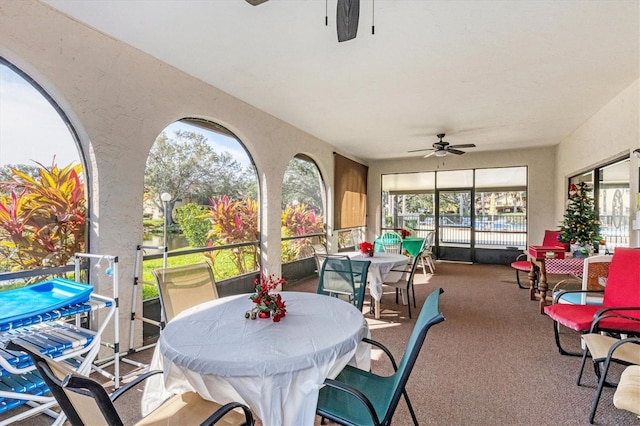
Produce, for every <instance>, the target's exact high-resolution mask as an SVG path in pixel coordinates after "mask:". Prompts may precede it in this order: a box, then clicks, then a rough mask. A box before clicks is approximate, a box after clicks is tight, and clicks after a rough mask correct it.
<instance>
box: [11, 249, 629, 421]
mask: <svg viewBox="0 0 640 426" xmlns="http://www.w3.org/2000/svg"><path fill="white" fill-rule="evenodd" d="M316 284H317V279H310V280H306V281H303V282H300V283H295V284H289V285H287V287H286V288H285V290H288V291H315V287H316ZM438 287H442V288H443V289H444V291H445V292H444V294H442V296H441V298H440V308H441V311H442V312H443V314H444V316H445V317H446V320H445V321H444V322H443V323H441V324H438V325H436V326H434V327H433V328H432V329H431V331H430V332H429V334H428V335H427V339H426V341H425V344H424V346H423V348H422V352H421V354H420V356H419V357H418V360H417V363H416V366H415V369H414V371H413V373H412V375H411V378H410V379H409V383H408V385H407V390H408V392H409V396H410V398H411V401H412V403H413V406H414V409H415V411H416V414H417V417H418V420H419V422H420V424H423V425H427V424H433V425H587V424H588V413H589V409H590V407H591V402H592V399H593V396H594V394H595V387H596V384H597V382H596V378H595V374H594V373H593V368H591V363H590V362H589V364H588V365H587V368H586V371H585V376H584V378H583V386H576V384H575V380H576V374H577V372H578V368H579V366H580V358H578V357H568V356H562V355H560V354H559V353H558V351H557V349H556V346H555V343H554V340H553V330H552V321H551V320H550V319H549V318H548V317H547V316H546V315H540V314H539V313H538V303H537V302H533V301H530V300H529V293H528V291H527V290H522V289H519V288H518V287H517V285H516V283H515V273H514V272H513V270H512V269H511V268H509V267H506V266H496V265H467V264H454V263H444V262H438V263H437V270H436V273H435V274H434V275H431V274H427V275H426V276H425V275H424V274H422V272H418V273H417V274H416V280H415V290H416V299H417V304H418V308H417V309H415V310H414V312H412V313H413V319H412V320H409V319H408V316H407V307H406V306H405V305H396V303H395V290H394V289H392V288H386V289H385V294H384V296H383V299H382V305H381V308H382V309H381V318H380V319H379V320H376V319H375V318H373V316H372V315H371V314H369V301H368V300H367V301H366V302H365V309H364V310H365V313H366V317H367V320H368V322H369V326H370V328H371V332H372V338H373V339H375V340H378V341H380V342H382V343H384V344H385V345H386V346H387V347H389V349H390V350H391V351H392V352H393V354H394V355H395V356H396V358H399V357H400V356H402V353H403V352H404V348H405V345H406V341H407V338H408V336H409V334H410V333H411V330H412V328H413V324H414V322H415V318H416V316H417V313H418V312H419V310H420V307H421V304H422V302H423V301H424V299H425V298H426V296H427V295H428V294H429V293H430V292H431V291H433V290H434V289H436V288H438ZM562 337H563V339H565V340H566V341H567V342H568V343H569V344H570V347H573V348H579V339H578V338H577V335H575V334H573V333H565V334H563V336H562ZM151 351H152V350H146V351H143V352H140V353H138V354H136V355H135V358H138V359H140V360H142V361H144V360H146V359H149V358H150V357H151ZM373 357H374V361H373V363H372V370H373V371H374V372H376V373H379V374H388V373H390V372H391V366H390V364H389V363H388V362H386V360H385V359H384V358H382V357H380V354H379V353H377V352H376V351H374V352H373ZM619 370H620V369H619V368H618V369H616V371H615V372H614V373H616V374H618V373H619ZM615 377H616V376H615V374H614V375H613V376H612V379H615ZM613 392H614V390H613V389H612V388H605V390H604V392H603V394H602V398H601V400H600V404H599V407H598V412H597V413H596V418H595V423H596V424H600V425H633V424H640V421H639V420H638V419H637V418H636V416H634V415H633V414H631V413H628V412H625V411H621V410H618V409H616V408H615V407H614V406H613V403H612V397H613ZM140 395H141V391H140V390H138V391H133V392H132V396H131V397H128V398H125V399H124V400H122V401H119V402H118V408H119V409H120V410H121V412H122V413H123V414H124V416H125V421H126V424H132V423H133V422H134V420H135V418H136V416H137V413H138V412H139V409H138V407H139V398H140ZM1 420H2V417H0V421H1ZM393 423H394V424H395V425H401V426H402V425H410V424H411V418H410V416H409V412H408V410H407V408H406V404H405V403H404V401H403V400H401V401H400V405H399V406H398V409H397V411H396V414H395V416H394V422H393ZM16 424H21V425H47V424H51V419H50V418H48V417H46V416H38V417H35V418H31V419H28V420H26V421H23V422H19V423H16ZM316 424H319V419H318V420H317V421H316ZM291 426H296V425H291Z"/></svg>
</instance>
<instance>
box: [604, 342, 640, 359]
mask: <svg viewBox="0 0 640 426" xmlns="http://www.w3.org/2000/svg"><path fill="white" fill-rule="evenodd" d="M627 343H640V337H629V338H627V339H621V340H619V341H617V342H616V343H614V344H613V345H611V348H609V353H608V354H607V358H609V359H611V357H612V356H613V353H614V352H615V351H616V349H618V347H620V346H622V345H626V344H627Z"/></svg>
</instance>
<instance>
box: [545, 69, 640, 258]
mask: <svg viewBox="0 0 640 426" xmlns="http://www.w3.org/2000/svg"><path fill="white" fill-rule="evenodd" d="M639 101H640V86H639V83H638V80H636V81H635V82H634V83H633V84H631V85H630V86H629V87H627V88H626V89H625V90H623V91H622V92H621V93H620V94H618V96H616V97H615V98H614V99H612V100H611V101H610V102H609V103H608V104H606V105H604V106H603V108H602V109H601V110H600V111H598V112H597V113H596V114H595V115H594V116H593V117H591V118H590V119H589V120H588V121H586V122H585V123H584V124H583V125H582V126H580V127H579V128H577V129H576V130H575V131H573V132H572V133H571V135H569V137H567V138H566V139H565V140H563V141H562V142H561V143H560V145H559V146H558V153H557V161H556V164H557V172H556V180H555V183H554V186H555V187H556V188H558V191H557V192H556V202H555V206H556V209H555V217H556V220H557V221H558V222H559V221H561V220H562V216H563V214H564V211H565V204H564V202H565V200H566V194H567V182H568V178H569V177H570V176H575V175H577V174H579V173H581V172H584V171H587V170H591V169H593V168H594V167H596V166H600V165H602V164H604V163H606V162H607V161H611V160H614V159H617V158H620V157H622V156H628V155H631V160H630V177H629V179H630V190H631V191H630V197H631V200H629V204H630V206H631V212H630V219H634V218H635V216H636V211H637V210H636V194H637V193H638V191H639V189H638V181H639V180H640V177H639V176H638V173H639V167H640V160H638V158H637V157H636V156H635V155H633V154H632V152H633V150H634V149H636V148H640V112H639V111H640V108H639ZM630 223H631V222H630ZM629 245H630V246H631V247H638V246H640V232H639V231H632V232H631V235H630V240H629Z"/></svg>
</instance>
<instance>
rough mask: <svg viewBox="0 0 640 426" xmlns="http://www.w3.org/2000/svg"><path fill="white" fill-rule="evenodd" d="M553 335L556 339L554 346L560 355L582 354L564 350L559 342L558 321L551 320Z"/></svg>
mask: <svg viewBox="0 0 640 426" xmlns="http://www.w3.org/2000/svg"><path fill="white" fill-rule="evenodd" d="M553 337H554V338H555V340H556V346H557V347H558V351H559V352H560V355H568V356H582V354H579V353H576V352H567V351H565V350H564V348H563V347H562V345H561V344H560V323H559V322H558V321H553Z"/></svg>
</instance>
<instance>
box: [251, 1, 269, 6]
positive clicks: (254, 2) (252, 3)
mask: <svg viewBox="0 0 640 426" xmlns="http://www.w3.org/2000/svg"><path fill="white" fill-rule="evenodd" d="M266 1H267V0H246V2H247V3H249V4H250V5H251V6H257V5H259V4H262V3H264V2H266Z"/></svg>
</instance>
